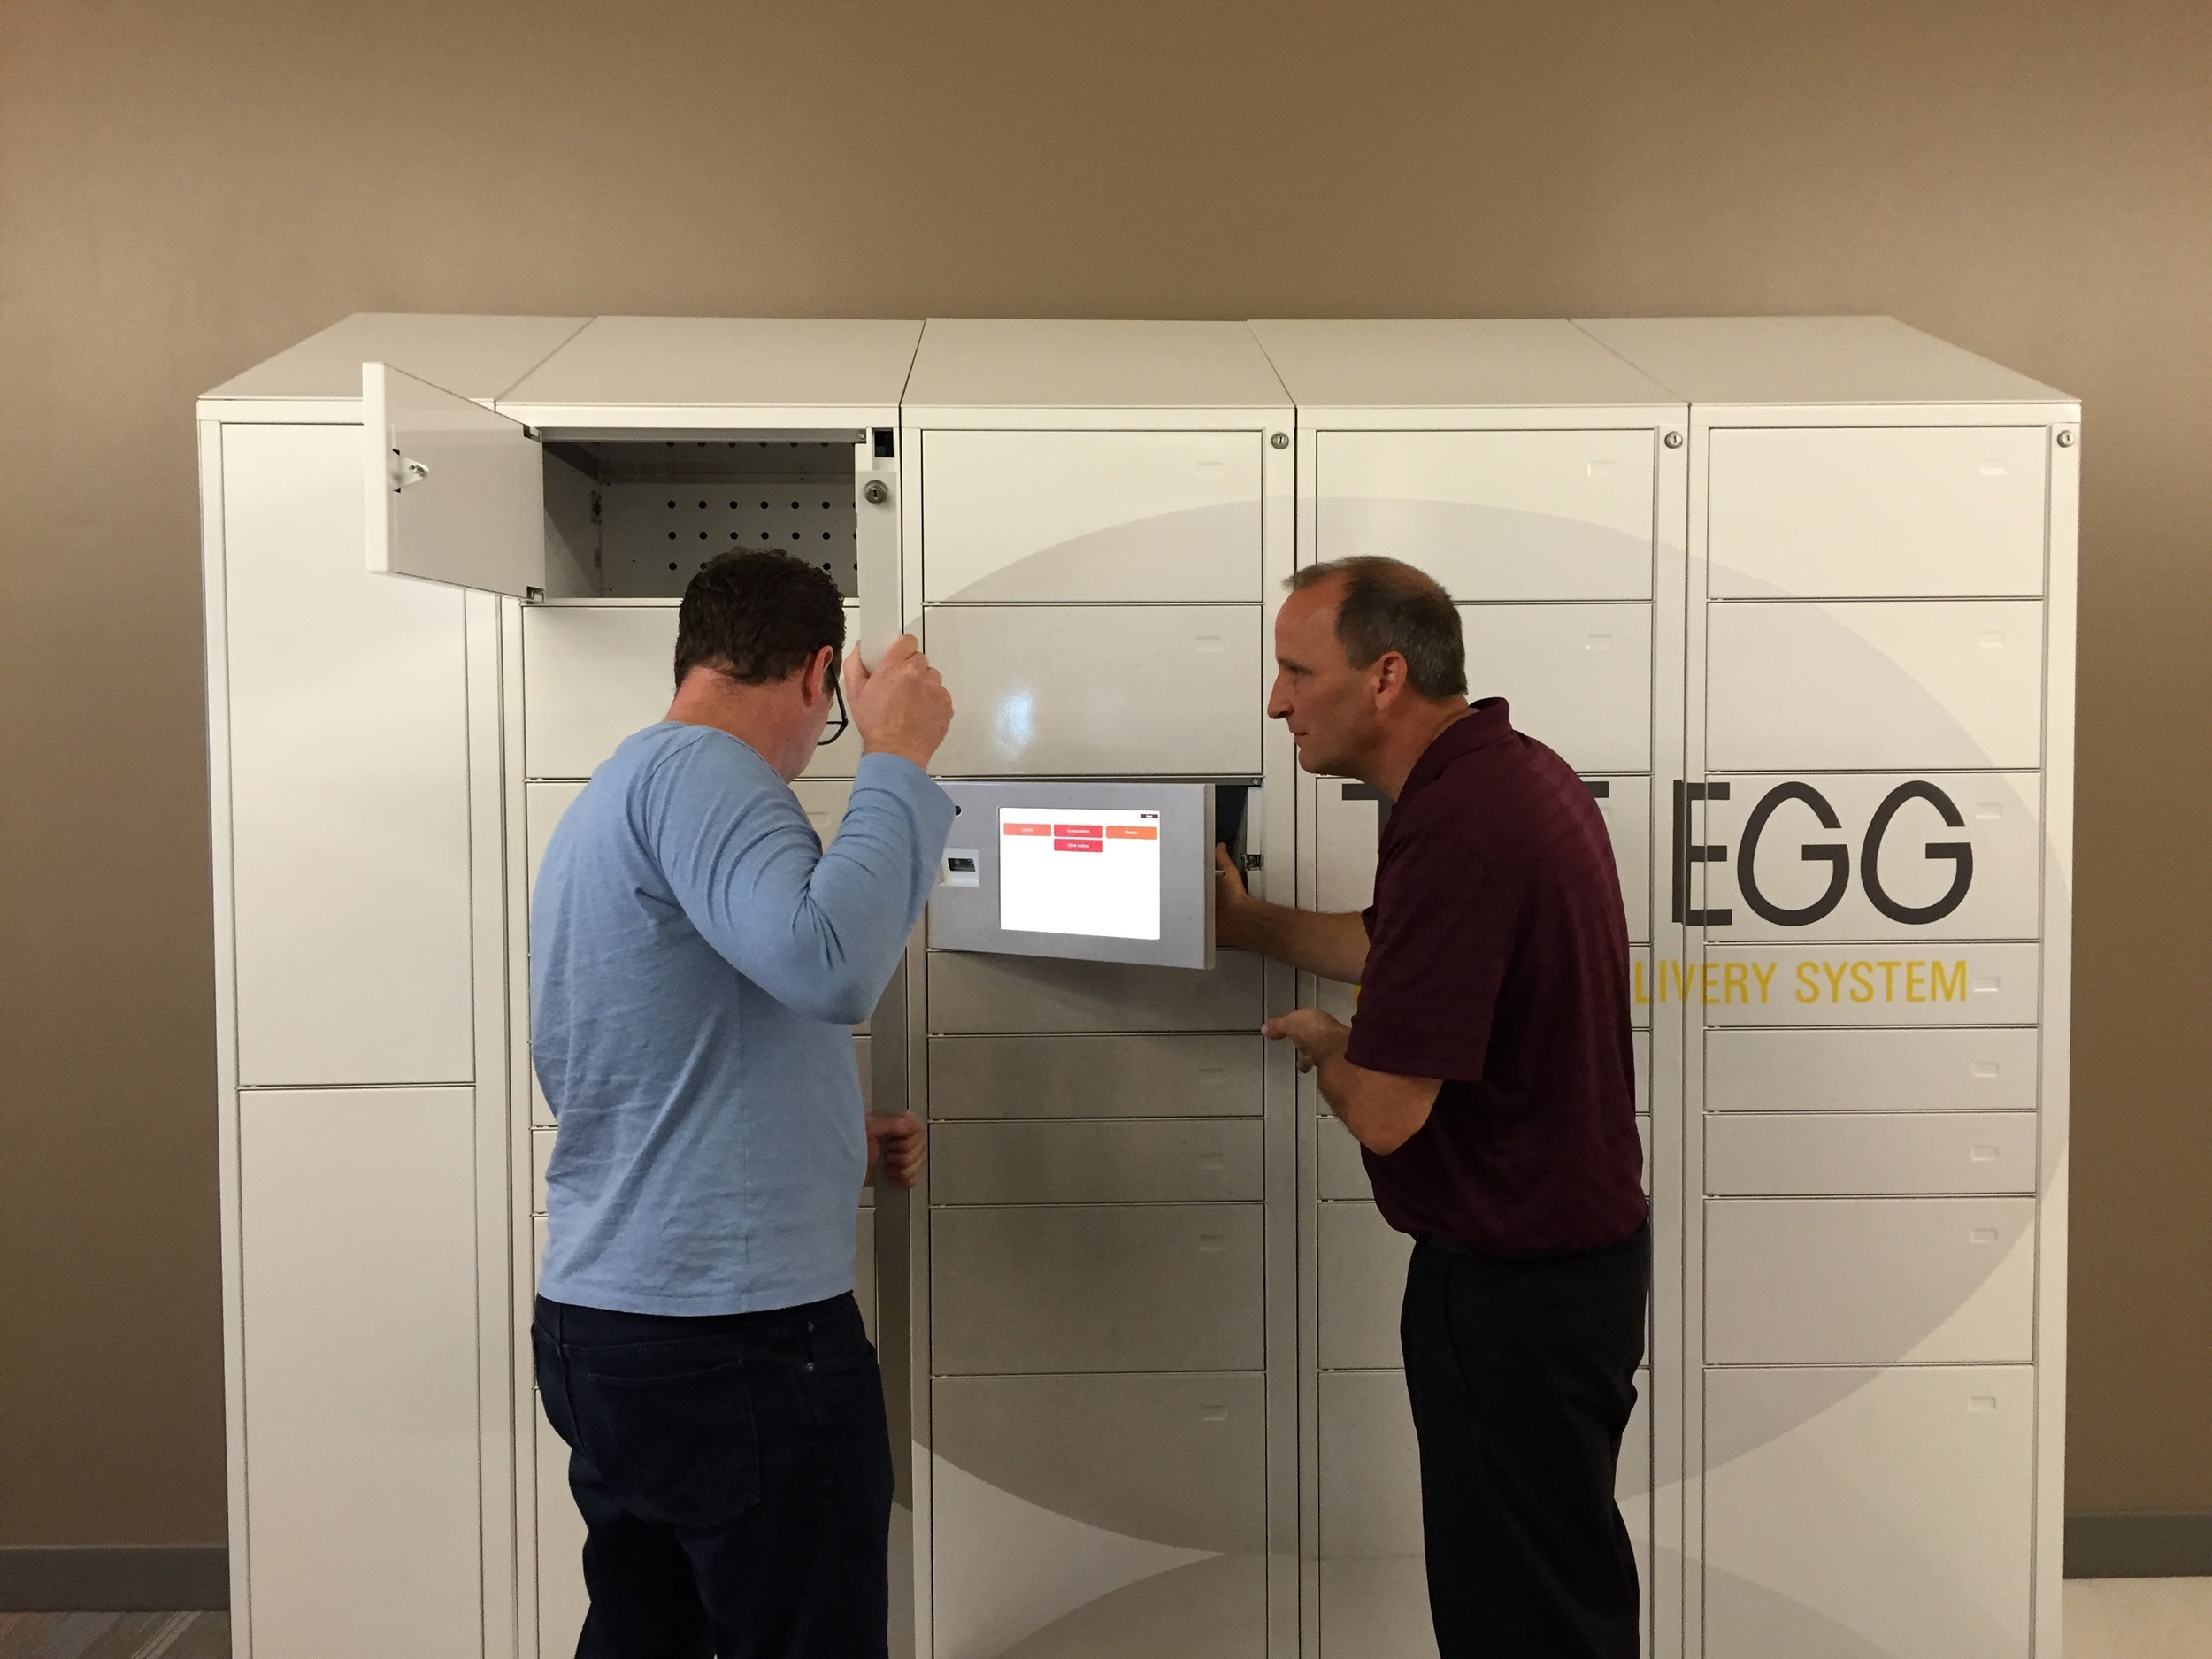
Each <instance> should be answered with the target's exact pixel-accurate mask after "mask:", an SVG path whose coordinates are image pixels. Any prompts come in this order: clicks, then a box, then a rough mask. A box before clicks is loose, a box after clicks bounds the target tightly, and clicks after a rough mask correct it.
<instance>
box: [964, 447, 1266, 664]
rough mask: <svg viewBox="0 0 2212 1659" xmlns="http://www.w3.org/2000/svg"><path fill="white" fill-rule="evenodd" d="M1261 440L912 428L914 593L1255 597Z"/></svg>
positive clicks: (1063, 599) (968, 597)
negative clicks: (918, 558) (917, 475)
mask: <svg viewBox="0 0 2212 1659" xmlns="http://www.w3.org/2000/svg"><path fill="white" fill-rule="evenodd" d="M1262 443H1263V439H1262V437H1261V435H1260V434H1258V433H1257V432H930V433H926V434H923V437H922V484H923V493H922V596H923V597H924V598H925V599H926V600H927V601H928V602H929V603H932V604H939V603H946V602H948V601H958V602H962V603H983V602H991V603H1001V602H1007V601H1038V600H1046V601H1051V602H1053V603H1061V604H1066V603H1085V602H1091V601H1101V600H1109V601H1110V600H1137V601H1154V602H1157V601H1161V600H1183V601H1204V600H1238V601H1246V602H1249V601H1253V600H1256V599H1258V598H1260V597H1261V596H1262V595H1261V586H1262V584H1261V576H1260V497H1261V484H1260V473H1261V461H1262V456H1263V449H1262V447H1261V446H1262ZM953 695H955V696H956V697H957V696H958V695H959V690H958V688H957V687H955V689H954V693H953Z"/></svg>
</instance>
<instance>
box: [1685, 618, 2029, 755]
mask: <svg viewBox="0 0 2212 1659" xmlns="http://www.w3.org/2000/svg"><path fill="white" fill-rule="evenodd" d="M1705 614H1706V716H1705V732H1706V764H1708V765H1709V766H1710V767H1711V768H1712V769H1713V770H1714V771H1715V772H1798V771H1817V772H1825V771H1846V770H1856V769H1862V768H1863V769H1867V770H1884V771H1901V770H1904V769H1906V768H1909V767H1933V768H1940V769H1947V770H1953V771H1959V770H1969V769H1978V768H1982V767H1995V768H1999V769H2004V770H2013V771H2021V770H2027V769H2031V768H2033V767H2038V766H2040V765H2041V764H2043V607H2042V605H2041V604H2040V603H2037V602H2035V601H2033V600H1979V601H1969V600H1947V599H1926V600H1914V601H1910V602H1883V601H1871V602H1859V603H1811V602H1805V603H1751V602H1735V603H1726V604H1717V605H1710V606H1708V607H1707V609H1706V613H1705Z"/></svg>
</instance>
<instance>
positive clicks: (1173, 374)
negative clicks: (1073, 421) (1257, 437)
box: [906, 317, 1290, 411]
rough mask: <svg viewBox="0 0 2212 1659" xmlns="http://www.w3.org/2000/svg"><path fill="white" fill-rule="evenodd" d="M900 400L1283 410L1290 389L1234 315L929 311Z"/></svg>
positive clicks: (963, 405) (914, 405)
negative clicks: (961, 314) (1168, 317)
mask: <svg viewBox="0 0 2212 1659" xmlns="http://www.w3.org/2000/svg"><path fill="white" fill-rule="evenodd" d="M906 402H907V405H908V407H909V408H910V409H1067V410H1082V409H1100V410H1116V409H1221V410H1232V409H1236V410H1242V409H1252V410H1268V411H1288V409H1289V407H1290V394H1289V393H1287V392H1286V391H1285V390H1284V389H1283V383H1282V381H1281V380H1279V379H1278V378H1277V377H1276V374H1275V370H1274V368H1273V366H1272V365H1271V364H1270V363H1269V362H1268V360H1267V354H1266V353H1265V352H1263V351H1262V350H1261V349H1260V342H1258V341H1257V340H1256V339H1255V338H1254V337H1253V334H1252V331H1251V329H1250V328H1249V327H1248V326H1246V325H1245V324H1243V323H1240V322H1234V323H1221V322H1100V321H1082V322H1076V321H1048V320H1042V319H1011V318H938V317H933V318H931V319H929V326H928V327H926V328H925V329H924V330H923V331H922V349H921V350H920V351H919V352H918V353H917V354H916V356H915V358H914V373H913V375H912V377H911V378H910V380H908V381H907V386H906Z"/></svg>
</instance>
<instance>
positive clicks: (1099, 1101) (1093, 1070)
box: [929, 1032, 1266, 1122]
mask: <svg viewBox="0 0 2212 1659" xmlns="http://www.w3.org/2000/svg"><path fill="white" fill-rule="evenodd" d="M1265 1041H1266V1039H1265V1038H1263V1037H1261V1036H1259V1035H1257V1034H1256V1033H1255V1034H1254V1035H1251V1036H1248V1037H1244V1036H1232V1035H1227V1034H1222V1035H1197V1034H1188V1033H1151V1032H1145V1033H1128V1034H1126V1035H1122V1036H1115V1037H933V1038H931V1039H930V1041H929V1115H930V1117H931V1118H933V1120H935V1121H938V1122H943V1121H944V1120H946V1119H948V1118H1242V1117H1257V1116H1258V1115H1259V1110H1260V1069H1261V1064H1262V1060H1263V1054H1262V1048H1263V1044H1264V1043H1265Z"/></svg>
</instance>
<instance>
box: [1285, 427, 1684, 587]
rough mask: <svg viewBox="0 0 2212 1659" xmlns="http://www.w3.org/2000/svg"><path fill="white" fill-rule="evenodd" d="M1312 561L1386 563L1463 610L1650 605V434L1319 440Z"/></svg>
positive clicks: (1375, 435)
mask: <svg viewBox="0 0 2212 1659" xmlns="http://www.w3.org/2000/svg"><path fill="white" fill-rule="evenodd" d="M1316 453H1317V457H1318V476H1317V479H1316V480H1315V488H1314V495H1315V515H1314V524H1315V547H1314V551H1315V554H1316V556H1317V557H1319V558H1322V559H1333V558H1344V557H1353V556H1356V555H1360V554H1374V553H1380V554H1386V555H1388V556H1389V557H1392V558H1399V559H1403V560H1404V561H1405V562H1406V563H1407V564H1409V565H1416V566H1417V567H1418V568H1420V569H1422V570H1424V571H1426V572H1428V573H1429V574H1430V575H1432V576H1433V577H1435V578H1436V580H1438V581H1440V582H1441V583H1442V584H1443V585H1444V588H1445V591H1446V592H1448V593H1449V594H1451V595H1453V596H1454V597H1455V598H1459V599H1476V598H1481V599H1506V600H1520V599H1648V598H1650V597H1651V580H1652V532H1653V528H1654V526H1653V521H1652V509H1653V503H1654V500H1655V495H1656V491H1655V478H1654V473H1655V470H1656V469H1655V461H1654V459H1653V457H1654V453H1655V451H1654V445H1653V441H1652V434H1651V433H1650V432H1649V431H1635V430H1628V431H1607V430H1604V429H1596V430H1590V431H1566V432H1506V431H1499V432H1324V433H1323V434H1321V435H1320V437H1319V439H1318V441H1317V444H1316Z"/></svg>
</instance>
